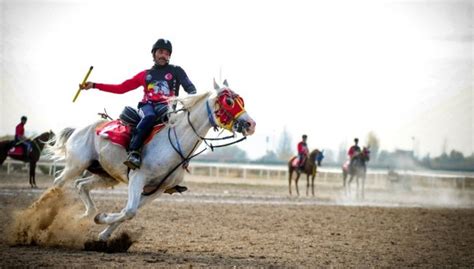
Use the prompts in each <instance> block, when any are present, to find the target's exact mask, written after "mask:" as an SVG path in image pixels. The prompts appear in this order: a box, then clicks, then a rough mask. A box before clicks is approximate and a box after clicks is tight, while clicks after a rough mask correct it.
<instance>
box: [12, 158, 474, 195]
mask: <svg viewBox="0 0 474 269" xmlns="http://www.w3.org/2000/svg"><path fill="white" fill-rule="evenodd" d="M4 165H6V166H7V174H10V173H11V171H12V168H13V166H14V165H17V166H18V165H20V166H21V165H24V168H25V169H28V164H25V163H23V162H21V161H16V160H11V159H7V160H6V161H5V162H4ZM40 166H42V167H46V168H47V169H48V175H55V174H56V171H58V170H60V169H62V168H63V167H64V163H63V162H51V161H44V160H40V161H39V162H38V163H37V167H40ZM37 169H38V168H37ZM189 169H190V171H191V173H192V174H194V175H201V176H210V177H238V178H243V179H247V178H259V179H281V180H287V179H288V169H287V167H286V166H285V165H279V166H272V165H258V164H233V163H202V162H191V164H190V165H189ZM43 171H44V170H43ZM301 179H302V180H305V175H303V176H302V177H301ZM316 181H317V182H320V183H323V184H337V185H340V184H342V176H341V171H340V169H339V168H326V167H319V168H318V175H317V177H316ZM393 184H408V185H418V186H419V185H421V186H425V187H456V188H460V189H465V188H469V189H474V173H463V174H462V173H461V174H460V173H455V172H453V173H448V172H444V173H438V172H420V171H405V172H400V173H398V174H396V177H393V176H389V175H388V171H386V170H375V169H370V167H369V169H368V171H367V179H366V185H367V186H371V187H374V188H377V187H380V188H386V187H387V186H388V185H393Z"/></svg>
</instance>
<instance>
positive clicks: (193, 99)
mask: <svg viewBox="0 0 474 269" xmlns="http://www.w3.org/2000/svg"><path fill="white" fill-rule="evenodd" d="M212 93H213V92H205V93H201V94H196V95H189V96H186V97H181V98H180V97H175V98H171V99H170V111H173V105H174V104H181V105H182V109H186V110H192V109H193V107H194V106H195V105H196V104H198V103H200V102H201V101H202V100H203V99H207V98H208V97H209V96H210V95H211V94H212ZM183 117H184V113H171V114H170V115H169V120H168V123H169V124H170V125H174V124H176V123H177V122H178V121H179V120H180V119H181V118H183Z"/></svg>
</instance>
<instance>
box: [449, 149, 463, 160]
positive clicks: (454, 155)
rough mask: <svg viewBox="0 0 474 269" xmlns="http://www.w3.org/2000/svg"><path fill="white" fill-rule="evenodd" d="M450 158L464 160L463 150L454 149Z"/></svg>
mask: <svg viewBox="0 0 474 269" xmlns="http://www.w3.org/2000/svg"><path fill="white" fill-rule="evenodd" d="M449 159H451V161H452V162H462V161H464V155H463V154H462V152H459V151H456V150H454V149H453V150H451V153H450V154H449Z"/></svg>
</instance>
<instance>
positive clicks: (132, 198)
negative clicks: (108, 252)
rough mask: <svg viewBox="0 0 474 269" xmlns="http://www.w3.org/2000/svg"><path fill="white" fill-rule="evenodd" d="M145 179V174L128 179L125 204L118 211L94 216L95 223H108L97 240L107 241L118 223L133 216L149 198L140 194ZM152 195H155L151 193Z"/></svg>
mask: <svg viewBox="0 0 474 269" xmlns="http://www.w3.org/2000/svg"><path fill="white" fill-rule="evenodd" d="M145 180H146V178H145V176H143V175H140V174H138V175H136V176H135V177H133V178H131V179H130V183H129V187H128V201H127V205H126V207H125V208H124V209H122V211H121V212H120V213H101V214H98V215H97V216H95V218H94V221H95V223H97V224H109V226H108V227H107V228H106V229H105V230H103V231H102V232H101V233H100V234H99V240H102V241H107V240H108V239H109V238H110V236H111V235H112V233H113V232H114V231H115V229H117V227H118V226H119V225H120V223H122V222H124V221H125V220H129V219H132V218H133V217H135V215H136V214H137V210H138V208H139V206H141V205H142V204H143V203H144V202H145V201H150V200H151V199H145V198H150V197H147V196H142V191H143V187H144V186H145ZM153 197H156V196H154V195H153Z"/></svg>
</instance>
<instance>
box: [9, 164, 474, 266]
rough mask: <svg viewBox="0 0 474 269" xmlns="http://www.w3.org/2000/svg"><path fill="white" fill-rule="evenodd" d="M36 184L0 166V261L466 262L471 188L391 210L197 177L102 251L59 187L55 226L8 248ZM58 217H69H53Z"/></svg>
mask: <svg viewBox="0 0 474 269" xmlns="http://www.w3.org/2000/svg"><path fill="white" fill-rule="evenodd" d="M37 181H38V186H39V187H40V188H39V189H35V190H32V189H30V188H29V187H28V183H27V176H26V175H25V174H14V175H6V174H5V173H0V201H1V202H0V207H1V208H0V209H1V211H2V214H0V230H1V231H2V237H1V240H0V267H1V268H4V267H17V266H22V267H23V266H25V267H35V268H36V267H91V266H92V267H130V268H144V267H154V268H156V267H166V268H169V267H171V268H192V267H225V268H233V267H237V268H240V267H258V268H270V267H276V268H286V267H291V268H299V267H302V268H315V267H344V268H346V267H354V268H361V267H363V268H365V267H392V268H404V267H429V268H433V267H434V268H440V267H456V268H457V267H471V268H472V267H473V266H474V252H473V251H472V246H474V207H472V206H471V205H472V202H470V201H472V200H471V199H472V196H471V195H467V197H466V195H463V196H462V197H461V198H462V199H463V203H461V205H462V206H452V205H449V206H447V207H443V206H442V204H440V203H438V204H435V206H427V205H423V206H422V207H420V206H409V205H408V204H403V203H401V205H402V206H401V207H398V206H393V205H394V203H393V201H390V200H389V202H384V201H382V200H380V199H378V200H377V199H375V198H373V197H377V194H376V193H371V192H368V193H367V196H366V199H367V200H369V201H370V200H371V199H372V200H374V201H379V204H381V205H385V206H371V205H364V203H363V202H359V205H356V206H354V205H352V206H347V205H346V206H342V205H339V204H340V203H341V202H340V195H339V193H340V190H338V189H334V188H329V187H326V188H319V189H318V191H317V194H316V197H314V198H313V197H309V198H307V197H299V198H295V197H288V195H287V191H288V190H287V186H286V182H285V181H278V182H275V181H265V183H264V184H257V183H255V182H254V181H252V182H249V183H247V182H245V183H242V181H238V180H228V181H225V182H224V183H223V182H222V181H221V182H220V183H216V182H215V181H213V180H210V179H206V178H202V179H200V178H198V177H196V178H190V179H189V180H186V181H187V183H186V186H188V187H189V188H190V190H189V191H188V192H186V193H184V194H182V195H176V194H175V195H172V196H170V195H165V196H163V197H162V198H161V199H158V200H157V201H155V202H153V203H152V204H150V205H149V206H147V207H145V208H143V209H141V210H140V211H139V213H138V215H137V216H136V217H135V218H134V219H133V220H131V221H128V222H125V223H124V224H123V225H122V226H121V227H120V228H119V229H118V230H117V231H116V233H115V234H114V236H118V235H120V234H121V233H123V232H126V233H128V234H130V235H132V238H133V239H134V240H135V241H136V242H135V243H134V244H133V245H132V246H131V247H130V249H129V250H128V251H127V252H123V253H102V252H95V251H84V250H83V247H84V245H83V243H84V242H85V241H86V240H89V239H94V238H95V237H96V236H97V234H98V232H100V231H101V230H102V229H103V228H104V226H101V225H96V224H93V222H92V220H85V221H82V222H81V221H79V220H77V219H74V218H75V217H74V216H76V215H79V214H81V213H82V210H83V207H82V203H81V202H80V201H79V200H78V197H77V194H76V193H75V192H73V191H72V190H70V191H68V192H66V193H65V194H64V195H65V196H66V198H67V203H66V202H65V204H64V206H65V208H67V209H65V210H64V211H61V209H60V210H59V212H58V216H57V217H56V220H55V221H56V222H53V223H52V224H51V225H50V227H54V229H51V230H48V229H49V228H48V229H45V230H44V231H43V233H44V236H43V238H47V239H44V241H43V242H39V243H38V244H39V245H33V246H32V245H27V246H24V245H23V246H21V245H15V244H13V245H12V239H11V238H12V235H13V234H12V225H13V223H14V219H15V218H14V216H16V214H17V213H18V212H21V210H24V209H26V208H28V207H29V206H30V205H31V204H32V203H33V202H34V201H36V200H37V199H38V198H39V197H40V196H41V195H42V194H43V193H44V192H45V191H46V190H47V188H49V187H50V186H51V184H52V179H51V178H50V177H46V176H40V177H39V179H37ZM300 191H301V192H302V194H304V192H305V186H304V184H303V182H300ZM371 197H372V198H371ZM93 199H95V200H96V201H97V205H98V208H99V211H100V212H118V211H120V210H121V209H122V207H123V206H124V204H125V202H126V189H125V186H124V185H122V186H121V187H118V188H115V189H113V190H110V189H109V190H104V191H100V192H94V193H93ZM65 201H66V200H65ZM466 201H467V203H466ZM333 204H336V205H333ZM354 204H358V203H357V202H356V203H354ZM56 206H58V205H56ZM61 214H63V215H69V217H68V218H66V217H64V218H63V219H62V222H61V221H59V219H60V216H61ZM71 216H72V217H71ZM32 221H34V220H32ZM78 223H81V224H80V225H78ZM55 229H56V230H55Z"/></svg>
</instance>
